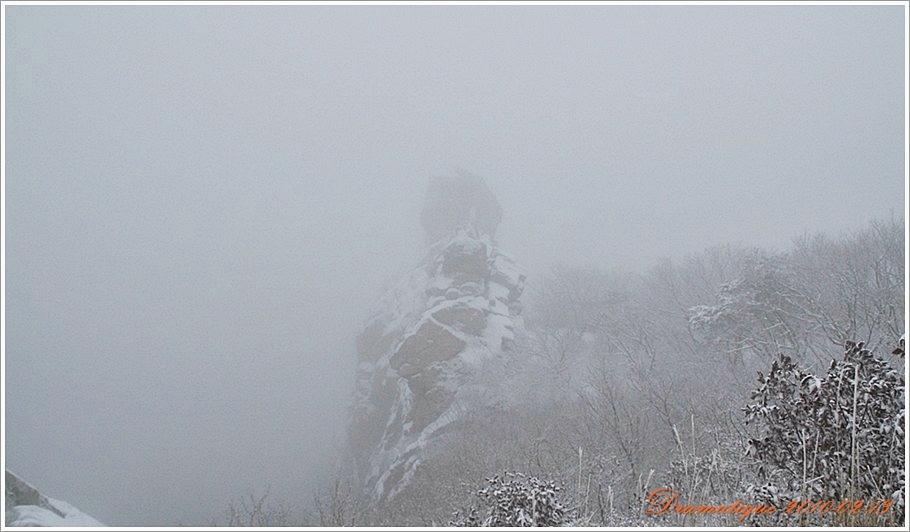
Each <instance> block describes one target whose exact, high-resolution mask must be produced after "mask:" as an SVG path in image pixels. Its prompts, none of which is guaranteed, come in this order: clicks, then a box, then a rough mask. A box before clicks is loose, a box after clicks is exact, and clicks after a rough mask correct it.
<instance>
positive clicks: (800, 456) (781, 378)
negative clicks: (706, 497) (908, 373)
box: [743, 342, 905, 524]
mask: <svg viewBox="0 0 910 532" xmlns="http://www.w3.org/2000/svg"><path fill="white" fill-rule="evenodd" d="M758 382H759V387H758V389H757V390H755V391H754V392H753V394H752V399H753V401H754V402H753V403H752V404H749V405H747V406H746V407H745V408H744V409H743V410H744V412H745V416H746V422H747V423H756V424H758V425H759V427H760V429H761V434H762V435H761V437H759V438H754V439H751V440H749V446H750V454H751V455H752V457H753V458H755V459H756V467H757V473H758V478H759V479H761V480H762V483H763V485H760V486H757V487H756V486H753V487H752V488H751V493H752V494H753V495H754V496H755V497H758V498H762V499H763V500H762V501H760V502H767V503H773V504H775V505H777V506H778V507H779V508H781V507H783V508H782V509H785V508H786V505H787V504H788V502H789V501H792V500H799V501H808V500H810V499H811V500H812V501H827V500H833V501H835V504H839V503H840V502H841V501H847V500H853V501H856V500H859V499H862V500H864V501H867V502H869V503H870V505H871V503H872V501H886V500H890V501H892V505H891V506H890V511H889V512H887V515H885V516H884V517H885V520H886V521H887V520H888V519H893V521H894V522H895V523H896V524H903V521H904V518H903V513H904V497H905V487H904V482H905V472H904V443H905V436H904V418H905V407H904V375H903V372H902V371H898V370H896V369H894V368H892V367H891V366H890V365H889V364H888V363H886V362H885V361H884V360H882V359H880V358H877V357H876V356H874V355H873V354H872V353H871V352H870V351H869V350H867V349H865V348H864V346H863V344H862V343H859V344H856V343H854V342H847V343H846V345H845V353H844V356H843V360H841V361H836V360H835V361H832V362H831V365H830V367H829V368H828V371H827V373H826V374H824V375H821V376H817V375H813V374H811V373H809V372H807V371H804V370H802V369H800V368H798V367H797V365H796V363H795V362H794V361H793V360H791V359H790V358H789V357H786V356H783V355H781V356H780V357H779V358H778V360H776V361H775V362H774V363H773V364H772V365H771V371H770V372H769V374H768V375H767V377H766V376H764V375H762V374H761V373H759V378H758ZM756 502H759V501H756ZM864 513H865V512H864ZM809 517H811V519H814V520H818V522H819V523H822V522H825V521H827V522H829V523H830V519H827V518H825V517H823V516H819V515H818V514H813V515H810V516H809Z"/></svg>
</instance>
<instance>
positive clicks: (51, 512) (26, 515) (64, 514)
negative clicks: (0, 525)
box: [4, 470, 105, 527]
mask: <svg viewBox="0 0 910 532" xmlns="http://www.w3.org/2000/svg"><path fill="white" fill-rule="evenodd" d="M5 498H6V515H5V516H4V522H5V523H6V525H5V526H53V527H83V526H86V527H87V526H105V525H103V524H102V523H100V522H98V521H97V520H96V519H94V518H92V517H90V516H88V515H86V514H84V513H82V512H81V511H79V510H78V509H77V508H75V507H73V506H72V505H71V504H68V503H66V502H63V501H58V500H56V499H51V498H50V497H46V496H45V495H43V494H41V492H39V491H38V490H36V489H35V488H34V487H32V486H31V485H30V484H29V483H27V482H25V481H24V480H22V479H21V478H19V477H18V476H16V475H15V474H14V473H11V472H10V471H9V470H7V471H6V493H5Z"/></svg>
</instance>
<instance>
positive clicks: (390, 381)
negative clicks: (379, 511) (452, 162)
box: [348, 174, 525, 502]
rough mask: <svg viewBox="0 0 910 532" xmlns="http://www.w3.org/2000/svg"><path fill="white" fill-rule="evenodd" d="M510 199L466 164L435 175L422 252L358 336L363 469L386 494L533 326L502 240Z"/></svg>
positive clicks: (359, 467) (354, 420)
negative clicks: (504, 208)
mask: <svg viewBox="0 0 910 532" xmlns="http://www.w3.org/2000/svg"><path fill="white" fill-rule="evenodd" d="M500 219H501V209H500V206H499V204H498V202H497V201H496V199H495V197H494V196H493V194H492V193H491V192H490V191H489V189H487V187H486V186H485V185H484V184H483V182H482V181H481V180H480V179H479V178H477V177H474V176H470V175H467V174H461V175H457V176H455V177H450V178H438V179H435V180H434V181H433V182H432V183H431V185H430V187H429V190H428V193H427V199H426V205H425V208H424V210H423V213H422V215H421V223H422V225H423V227H424V229H425V230H426V234H427V242H428V249H427V252H426V255H425V258H424V259H423V261H422V262H421V263H420V264H419V265H418V266H417V267H416V268H415V269H414V270H412V271H411V272H410V273H408V274H407V275H405V276H404V277H403V278H402V279H401V281H400V282H399V283H398V284H397V285H396V286H395V287H393V288H392V289H391V290H389V291H388V292H387V293H386V294H385V296H384V297H382V298H381V300H380V301H379V303H378V304H377V306H376V310H375V311H374V312H373V314H372V316H371V318H370V319H369V320H368V321H367V323H366V326H365V327H364V330H363V332H362V333H361V334H360V335H359V337H358V339H357V350H358V360H359V364H358V368H357V377H356V378H357V383H356V389H355V398H354V403H353V408H352V417H351V422H350V427H349V431H348V434H349V447H350V449H351V453H352V455H353V456H352V460H353V462H354V468H355V471H356V476H357V477H358V478H359V479H360V481H362V482H363V486H364V488H365V490H366V491H367V493H368V495H369V497H370V498H371V499H372V500H373V501H374V502H378V501H382V500H385V499H388V498H390V497H394V496H395V494H396V493H398V492H399V491H400V490H401V489H402V488H403V487H404V486H406V485H407V483H408V481H409V480H410V478H411V477H412V476H413V474H414V472H415V471H416V469H417V468H418V467H419V465H420V463H421V461H422V460H423V459H424V458H425V457H426V456H428V454H429V453H432V452H437V451H440V449H438V447H439V446H440V445H442V444H441V441H442V440H443V438H442V436H443V435H444V434H445V433H446V431H447V429H449V428H450V427H451V426H452V424H453V423H454V422H456V421H457V420H458V419H459V418H460V417H461V416H462V415H463V413H464V412H465V411H466V410H467V409H470V408H473V407H476V406H477V405H476V397H478V396H479V395H482V393H479V392H482V391H481V390H478V388H480V387H482V386H483V385H482V384H481V383H480V379H479V377H480V376H481V374H482V373H483V372H484V368H486V367H488V366H489V364H490V362H491V361H495V360H496V359H497V358H501V357H503V356H504V355H505V354H506V353H508V352H509V351H510V350H512V349H513V348H514V345H515V342H516V340H517V339H520V338H521V336H522V335H523V332H524V326H523V323H522V319H521V305H520V302H519V296H520V295H521V292H522V288H523V284H524V279H525V278H524V275H523V274H522V273H521V272H520V271H519V269H518V268H516V266H515V264H514V262H513V261H512V259H511V258H509V256H507V255H505V254H504V253H502V252H501V251H500V250H499V249H498V247H497V246H496V242H495V240H494V236H495V232H496V228H497V226H498V225H499V222H500ZM441 452H444V449H442V450H441Z"/></svg>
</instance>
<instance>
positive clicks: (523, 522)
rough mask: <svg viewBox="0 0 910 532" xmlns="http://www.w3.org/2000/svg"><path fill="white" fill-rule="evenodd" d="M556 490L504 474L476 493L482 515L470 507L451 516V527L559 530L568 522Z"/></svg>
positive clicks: (551, 484) (550, 484) (550, 485)
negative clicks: (452, 517) (527, 527)
mask: <svg viewBox="0 0 910 532" xmlns="http://www.w3.org/2000/svg"><path fill="white" fill-rule="evenodd" d="M559 491H560V488H559V487H558V486H557V485H556V484H555V483H554V482H552V481H550V482H545V481H543V480H540V479H538V478H537V477H525V476H524V475H522V474H521V473H505V474H504V475H502V476H499V475H497V476H494V477H493V478H488V479H487V482H486V486H485V487H484V488H483V489H481V490H479V491H478V492H477V497H478V498H479V499H480V500H481V501H482V504H483V505H484V506H485V509H484V510H483V512H482V514H481V513H480V512H479V511H478V510H477V508H475V507H472V508H471V509H470V510H468V511H467V512H464V514H463V515H459V514H458V513H457V512H456V514H455V519H454V520H453V521H452V522H451V523H449V524H450V525H451V526H497V527H498V526H559V525H562V524H565V523H566V522H567V521H568V516H567V511H566V508H565V507H564V506H563V505H562V503H560V502H559V500H558V499H557V493H558V492H559Z"/></svg>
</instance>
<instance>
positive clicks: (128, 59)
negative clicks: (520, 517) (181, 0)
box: [3, 4, 906, 526]
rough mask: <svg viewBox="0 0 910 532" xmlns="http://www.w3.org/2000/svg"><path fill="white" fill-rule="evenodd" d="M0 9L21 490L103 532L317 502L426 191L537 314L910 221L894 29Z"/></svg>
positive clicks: (785, 13)
mask: <svg viewBox="0 0 910 532" xmlns="http://www.w3.org/2000/svg"><path fill="white" fill-rule="evenodd" d="M3 8H4V24H5V31H6V42H5V43H4V45H5V46H4V47H5V54H6V55H5V63H4V65H5V68H6V70H5V73H6V80H5V81H6V84H5V87H4V94H5V106H6V107H5V110H6V117H5V119H6V121H5V135H6V137H5V138H6V144H5V149H6V151H5V161H4V169H3V172H4V176H3V177H4V180H5V187H6V189H5V191H6V195H5V197H4V217H5V223H6V241H5V252H6V254H5V268H6V278H5V287H4V288H5V290H4V294H5V296H4V297H5V304H6V307H5V308H6V315H5V317H4V319H5V323H4V331H5V339H6V345H5V351H4V355H5V368H4V370H5V371H4V376H5V398H6V402H5V409H6V410H5V416H4V423H5V428H6V433H5V436H6V440H5V443H6V453H5V459H6V465H7V467H9V468H10V469H12V470H14V471H16V472H17V473H18V474H20V475H21V476H22V477H23V478H24V479H26V480H27V481H29V482H31V483H32V484H34V485H35V486H36V487H38V488H39V489H42V490H44V491H45V492H47V493H48V494H49V495H51V496H53V497H56V498H59V499H64V500H67V501H68V502H71V503H73V504H74V505H76V506H77V507H79V508H80V509H82V510H83V511H85V512H86V513H88V514H90V515H92V516H94V517H96V518H98V519H99V520H101V521H103V522H106V523H108V524H112V525H147V526H148V525H162V526H167V525H175V524H178V522H179V523H183V524H196V525H205V524H207V523H208V521H209V520H210V518H212V517H216V516H219V515H220V512H222V511H223V510H224V509H225V508H226V506H227V504H228V503H229V502H230V499H231V498H239V497H242V496H243V495H244V494H245V493H246V492H247V491H248V490H250V489H252V490H257V491H259V490H262V489H264V488H265V486H266V485H268V484H270V485H271V487H272V493H274V494H275V495H276V496H277V497H280V498H284V499H286V500H288V501H289V502H291V503H292V504H293V505H294V506H296V507H301V506H303V504H305V503H306V502H308V501H309V500H310V499H309V492H308V491H307V490H308V489H309V488H310V487H311V486H312V485H313V484H314V483H315V482H316V475H318V474H321V473H323V472H325V470H326V468H327V464H330V462H331V458H332V451H333V449H335V448H336V447H337V445H336V443H335V442H336V441H337V438H338V437H339V436H340V435H341V434H342V431H343V424H344V406H345V402H346V401H347V397H348V394H349V393H350V388H351V384H352V382H353V375H352V371H353V362H354V357H355V353H354V336H355V334H356V332H357V331H358V328H359V327H360V325H361V324H362V321H363V319H364V318H365V317H366V316H367V312H368V310H369V307H370V305H371V304H372V303H373V301H375V300H376V299H377V297H378V296H379V295H380V293H381V289H382V287H383V286H384V285H385V284H386V283H388V282H390V281H392V280H394V279H395V278H396V276H397V275H399V274H400V273H402V272H403V271H404V270H405V269H407V268H408V267H409V266H410V265H412V264H413V263H414V262H415V261H416V260H417V259H418V258H419V257H420V248H419V246H420V244H421V242H422V241H423V235H422V234H421V229H420V226H419V221H418V217H419V212H420V209H421V208H422V204H421V202H422V199H423V194H424V191H425V189H426V185H427V179H428V176H429V175H430V174H431V173H433V172H445V171H446V169H448V168H452V167H455V166H458V167H463V168H465V169H467V170H469V171H471V172H473V173H475V174H478V175H480V176H482V177H484V178H485V179H486V181H487V184H488V185H489V187H490V188H491V190H492V191H493V192H494V193H495V194H496V196H497V197H498V199H499V201H500V203H501V204H502V206H503V210H504V214H503V222H502V225H501V226H500V232H499V240H500V243H501V244H502V247H503V249H504V250H505V251H507V252H509V253H510V254H512V255H513V256H514V257H515V259H516V260H517V261H518V262H519V263H522V264H524V265H525V266H526V268H527V269H528V270H529V272H530V273H531V274H532V275H531V277H530V279H529V282H530V283H532V284H533V281H534V279H535V278H539V276H540V273H541V272H543V271H545V270H546V267H547V266H548V265H550V264H552V263H554V262H557V261H561V262H566V263H570V264H578V265H583V266H594V267H601V268H618V269H623V270H632V271H641V270H643V269H645V268H648V267H650V266H651V265H653V264H654V263H655V261H657V260H658V259H660V258H662V257H681V256H683V255H684V254H686V253H689V252H696V251H699V250H701V249H703V248H704V247H706V246H710V245H713V244H719V243H726V242H739V243H743V244H747V245H757V246H763V247H769V248H775V249H786V248H787V246H788V245H789V242H790V241H791V239H792V238H793V237H794V236H797V235H799V234H801V233H803V232H804V231H813V232H814V231H826V232H830V233H833V234H836V233H838V232H840V231H842V230H849V229H852V228H858V227H861V226H863V225H865V224H866V223H867V222H868V220H869V219H870V218H872V217H876V216H879V217H887V216H890V215H891V214H892V213H893V214H894V215H895V216H901V215H902V213H904V212H905V210H906V205H905V201H904V197H905V196H904V194H905V180H906V166H905V160H904V153H905V152H904V146H905V143H906V139H905V138H904V120H905V113H906V109H905V107H904V106H905V102H904V97H905V87H904V80H905V76H906V70H905V69H906V57H905V55H904V53H905V52H904V42H905V41H904V39H905V28H904V20H905V19H904V17H905V15H904V9H905V7H904V6H899V5H891V6H868V5H862V6H849V5H835V6H742V5H740V6H729V5H727V6H722V5H721V6H679V5H676V6H670V7H662V6H616V5H599V6H598V5H585V6H540V5H533V6H498V7H493V6H480V7H478V6H464V5H462V6H449V7H440V6H322V7H320V6H312V5H298V6H271V7H266V6H246V7H243V6H214V7H204V6H194V7H181V6H177V7H169V6H145V7H143V6H136V5H131V6H64V7H59V6H57V7H55V6H19V5H8V4H5V5H4V6H3ZM535 276H536V277H535Z"/></svg>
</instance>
